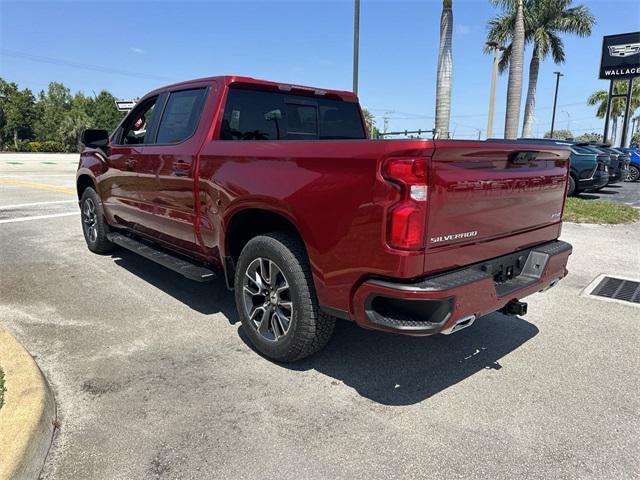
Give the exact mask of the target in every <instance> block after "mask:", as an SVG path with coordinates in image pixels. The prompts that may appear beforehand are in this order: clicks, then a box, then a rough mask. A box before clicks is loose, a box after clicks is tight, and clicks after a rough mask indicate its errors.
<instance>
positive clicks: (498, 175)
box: [425, 141, 570, 266]
mask: <svg viewBox="0 0 640 480" xmlns="http://www.w3.org/2000/svg"><path fill="white" fill-rule="evenodd" d="M435 147H436V148H435V152H434V154H433V157H432V161H431V167H430V171H429V185H430V187H429V190H430V192H429V198H428V204H429V207H428V213H427V234H426V236H425V242H426V253H427V255H428V254H429V253H430V252H431V253H435V252H436V251H438V250H439V249H445V250H448V249H449V248H451V247H456V248H458V247H460V246H463V245H469V244H477V243H483V242H490V241H493V240H498V239H501V238H504V237H508V236H513V235H517V234H519V233H521V232H525V231H529V230H534V229H540V228H543V227H546V226H549V225H552V224H557V223H559V222H560V221H561V217H562V210H563V207H564V199H565V189H566V183H567V175H568V168H569V160H568V159H569V154H570V152H569V150H568V149H564V148H563V147H557V146H553V147H550V146H547V145H533V144H526V145H524V144H517V143H498V144H492V143H485V142H460V141H456V142H447V141H441V142H436V145H435ZM550 231H551V230H550ZM550 235H551V234H550ZM549 240H552V238H549ZM489 250H490V249H489ZM504 253H507V252H504ZM478 260H483V259H480V258H479V259H478ZM452 266H453V265H452Z"/></svg>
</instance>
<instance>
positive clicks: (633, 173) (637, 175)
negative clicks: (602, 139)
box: [620, 147, 640, 182]
mask: <svg viewBox="0 0 640 480" xmlns="http://www.w3.org/2000/svg"><path fill="white" fill-rule="evenodd" d="M620 150H624V151H625V152H627V153H628V154H629V156H630V157H631V162H630V163H629V171H628V172H627V182H637V181H638V180H639V179H640V149H638V148H637V147H636V148H621V149H620Z"/></svg>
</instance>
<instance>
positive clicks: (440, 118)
mask: <svg viewBox="0 0 640 480" xmlns="http://www.w3.org/2000/svg"><path fill="white" fill-rule="evenodd" d="M452 32H453V0H443V2H442V15H441V16H440V50H439V52H438V74H437V75H438V76H437V80H436V125H435V128H436V130H437V131H439V132H440V137H441V138H449V121H450V117H451V74H452V68H453V60H452V54H451V37H452Z"/></svg>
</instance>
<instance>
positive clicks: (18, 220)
mask: <svg viewBox="0 0 640 480" xmlns="http://www.w3.org/2000/svg"><path fill="white" fill-rule="evenodd" d="M79 213H80V212H67V213H52V214H51V215H35V216H33V217H19V218H5V219H3V220H0V223H13V222H26V221H28V220H42V219H45V218H56V217H69V216H71V215H78V214H79Z"/></svg>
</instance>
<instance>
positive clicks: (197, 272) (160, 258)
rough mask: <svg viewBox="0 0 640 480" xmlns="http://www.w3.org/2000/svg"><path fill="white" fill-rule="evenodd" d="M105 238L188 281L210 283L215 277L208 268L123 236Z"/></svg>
mask: <svg viewBox="0 0 640 480" xmlns="http://www.w3.org/2000/svg"><path fill="white" fill-rule="evenodd" d="M107 238H108V239H109V241H111V242H113V243H115V244H116V245H119V246H121V247H123V248H126V249H127V250H131V251H132V252H135V253H137V254H138V255H142V256H143V257H145V258H148V259H149V260H152V261H154V262H156V263H158V264H160V265H162V266H163V267H166V268H168V269H170V270H173V271H174V272H177V273H179V274H180V275H182V276H184V277H187V278H188V279H190V280H195V281H196V282H210V281H211V280H213V279H214V278H215V276H216V274H215V273H214V272H213V270H209V269H208V268H205V267H201V266H199V265H194V264H193V263H190V262H187V261H186V260H182V259H181V258H178V257H176V256H174V255H171V254H170V253H167V252H164V251H162V250H157V249H155V248H153V247H151V246H149V245H147V244H145V243H142V242H139V241H137V240H134V239H133V238H130V237H127V236H125V235H121V234H119V233H109V234H107Z"/></svg>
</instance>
